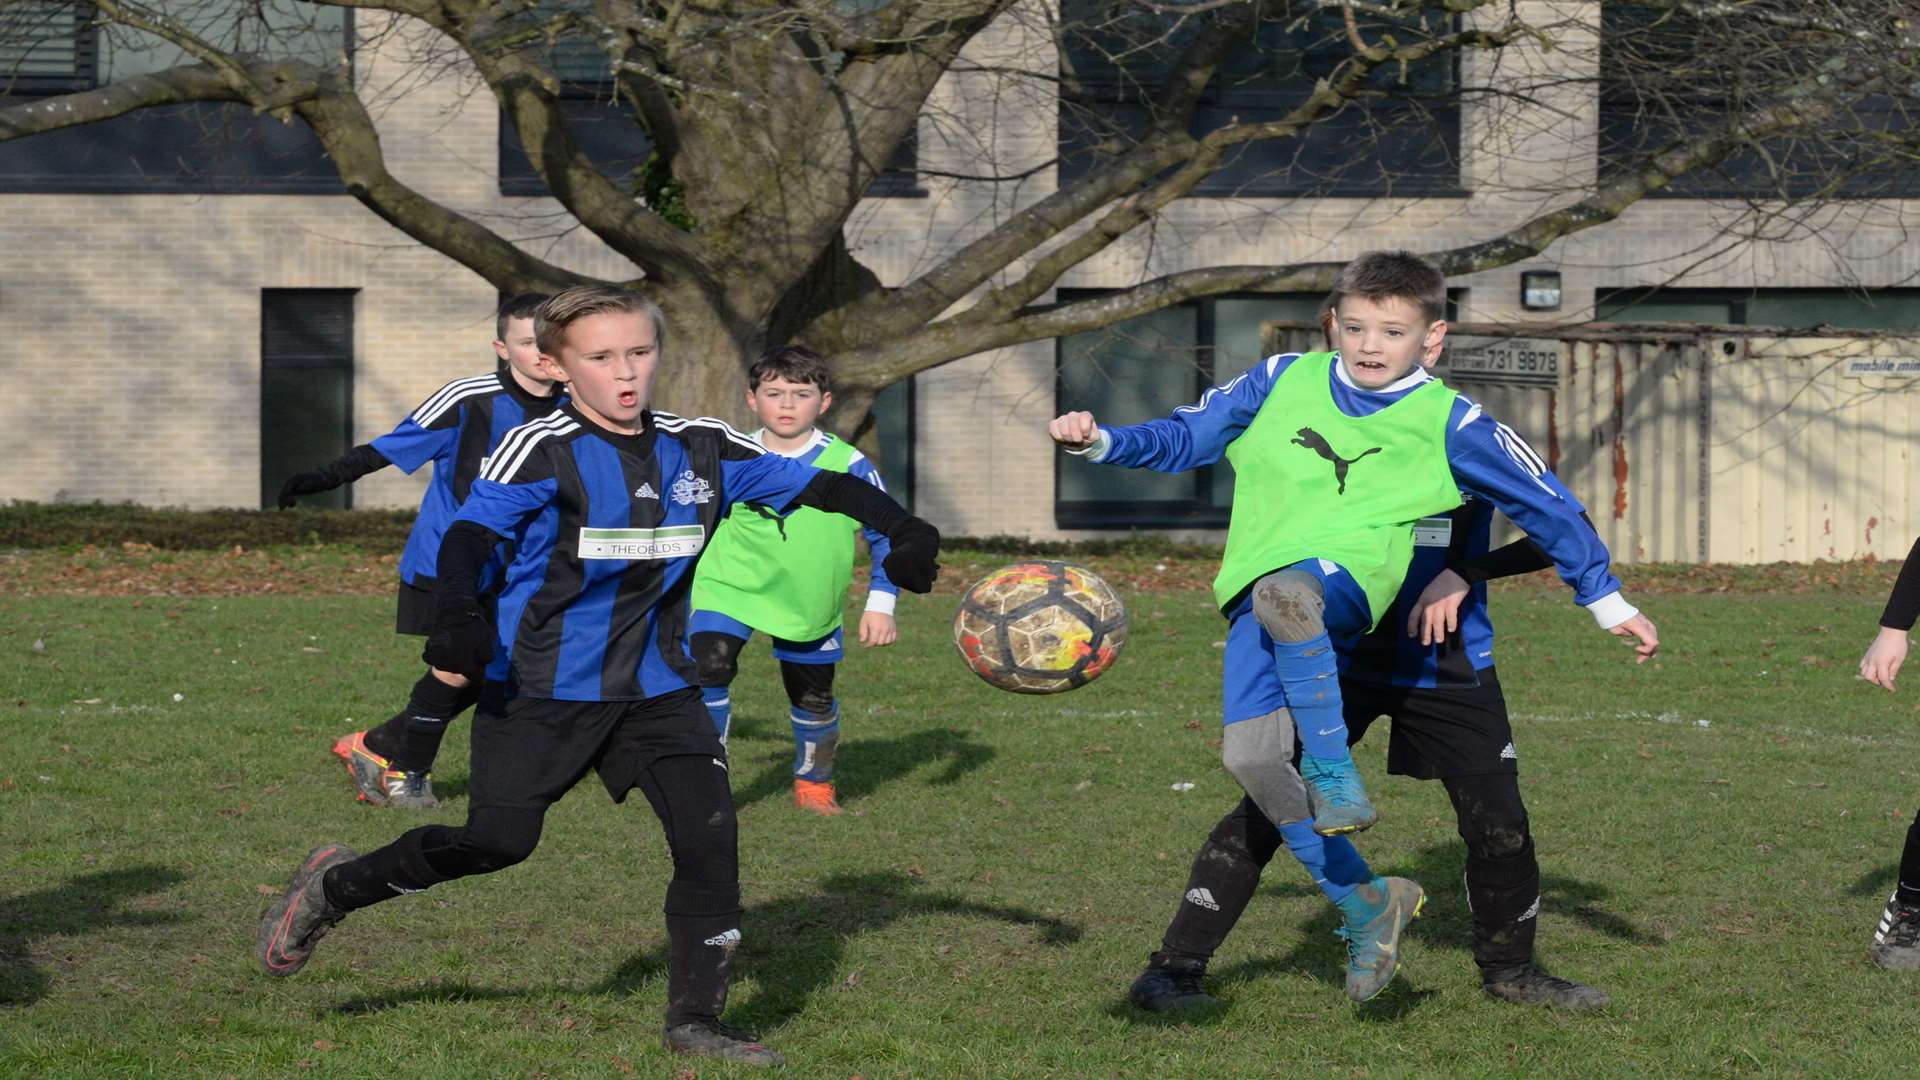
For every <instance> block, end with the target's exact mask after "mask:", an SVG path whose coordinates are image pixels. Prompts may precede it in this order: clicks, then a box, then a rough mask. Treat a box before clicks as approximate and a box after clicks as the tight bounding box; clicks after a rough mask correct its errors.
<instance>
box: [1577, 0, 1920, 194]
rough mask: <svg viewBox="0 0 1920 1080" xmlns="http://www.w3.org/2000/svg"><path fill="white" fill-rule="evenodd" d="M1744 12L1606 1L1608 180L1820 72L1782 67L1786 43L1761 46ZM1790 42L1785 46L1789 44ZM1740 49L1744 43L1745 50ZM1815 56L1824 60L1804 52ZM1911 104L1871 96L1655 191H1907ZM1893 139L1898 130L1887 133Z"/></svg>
mask: <svg viewBox="0 0 1920 1080" xmlns="http://www.w3.org/2000/svg"><path fill="white" fill-rule="evenodd" d="M1737 19H1738V17H1737V16H1734V17H1731V18H1730V17H1724V16H1723V17H1720V18H1716V19H1715V20H1713V21H1711V22H1702V21H1701V20H1699V19H1696V18H1694V17H1693V16H1692V15H1690V14H1688V13H1686V12H1684V11H1682V10H1681V9H1680V8H1678V7H1673V8H1660V9H1655V8H1651V7H1645V6H1640V5H1623V4H1616V3H1607V4H1603V5H1602V6H1601V13H1600V26H1601V49H1600V125H1599V127H1600V131H1599V156H1600V169H1601V173H1602V175H1603V176H1605V175H1610V174H1614V173H1617V172H1619V171H1620V170H1623V169H1627V168H1631V167H1632V165H1633V163H1635V162H1636V161H1638V160H1640V159H1641V158H1642V157H1644V156H1645V155H1647V154H1650V153H1653V152H1656V151H1658V150H1660V149H1661V148H1663V147H1665V146H1667V145H1669V144H1671V143H1673V142H1675V141H1676V140H1684V139H1686V138H1688V137H1690V136H1693V135H1696V134H1699V133H1701V132H1705V131H1709V130H1717V129H1719V128H1720V127H1722V126H1724V125H1725V124H1726V123H1727V122H1728V120H1729V119H1730V118H1731V117H1733V116H1735V115H1738V114H1740V113H1744V112H1749V111H1751V110H1754V109H1758V108H1763V107H1766V106H1768V105H1771V104H1774V103H1776V102H1778V101H1780V100H1782V99H1783V98H1784V97H1785V96H1786V93H1785V92H1786V91H1787V89H1788V84H1789V83H1790V82H1792V81H1795V80H1797V79H1799V78H1802V77H1804V78H1808V79H1812V78H1815V77H1819V78H1820V79H1821V80H1822V81H1825V76H1821V75H1819V74H1818V73H1817V72H1815V71H1812V70H1807V71H1793V70H1783V69H1782V67H1781V65H1782V64H1783V63H1785V62H1786V57H1787V53H1786V52H1785V50H1784V47H1783V48H1781V49H1776V50H1770V51H1769V52H1768V53H1766V54H1765V55H1761V54H1756V53H1755V52H1754V48H1755V47H1756V46H1755V45H1754V43H1752V42H1745V43H1743V42H1742V41H1741V40H1739V39H1738V38H1737V37H1736V36H1734V35H1737V34H1739V33H1741V32H1742V30H1741V29H1740V27H1741V26H1742V23H1741V22H1739V21H1737ZM1782 45H1783V46H1784V42H1783V43H1782ZM1743 46H1744V47H1743ZM1800 56H1801V58H1802V59H1805V60H1807V61H1810V62H1820V61H1824V60H1826V59H1828V54H1827V53H1826V52H1825V51H1824V50H1819V49H1812V48H1808V49H1803V50H1801V53H1800ZM1914 130H1915V123H1914V120H1913V118H1912V116H1911V101H1910V100H1899V99H1895V98H1891V97H1885V96H1878V97H1868V98H1866V99H1865V100H1863V101H1860V102H1858V103H1857V104H1856V105H1855V106H1854V107H1852V108H1850V109H1849V110H1848V111H1847V112H1846V114H1845V115H1844V116H1843V117H1842V118H1841V119H1840V120H1838V121H1836V122H1834V123H1832V124H1829V125H1823V126H1822V127H1821V128H1820V129H1818V130H1815V131H1810V132H1805V133H1800V134H1794V135H1783V136H1777V137H1774V138H1771V139H1767V140H1764V141H1762V142H1760V143H1759V144H1757V145H1756V146H1754V147H1753V148H1752V149H1748V150H1742V151H1740V152H1739V153H1736V154H1733V155H1732V156H1730V157H1728V158H1727V159H1726V160H1725V161H1723V162H1721V163H1720V164H1719V165H1716V166H1713V167H1711V168H1706V169H1699V170H1695V171H1693V172H1690V173H1687V174H1685V175H1682V176H1679V177H1676V178H1674V180H1673V181H1672V182H1671V183H1669V184H1667V185H1666V186H1664V187H1661V188H1658V189H1656V190H1655V191H1653V192H1652V193H1651V195H1652V197H1654V198H1729V199H1745V198H1762V199H1793V198H1806V197H1810V196H1820V197H1823V198H1877V197H1895V196H1901V197H1912V196H1913V195H1915V194H1920V164H1917V163H1915V162H1914V161H1913V159H1912V156H1911V155H1910V154H1908V155H1902V154H1899V153H1897V152H1890V151H1889V147H1890V145H1892V144H1894V143H1898V142H1900V141H1903V140H1909V139H1911V138H1912V134H1913V132H1914ZM1889 136H1891V138H1889Z"/></svg>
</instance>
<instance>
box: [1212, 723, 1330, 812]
mask: <svg viewBox="0 0 1920 1080" xmlns="http://www.w3.org/2000/svg"><path fill="white" fill-rule="evenodd" d="M1293 744H1294V733H1293V715H1292V714H1291V713H1289V712H1287V710H1285V709H1276V710H1274V711H1273V712H1270V713H1267V714H1266V715H1264V716H1256V717H1254V718H1252V719H1250V720H1241V721H1238V722H1236V723H1232V724H1228V725H1227V729H1226V734H1225V737H1224V738H1223V739H1222V740H1221V743H1220V761H1221V763H1222V764H1224V765H1225V766H1226V768H1227V772H1228V773H1229V774H1230V775H1231V776H1232V777H1233V778H1234V779H1235V780H1236V781H1238V782H1239V784H1240V787H1241V789H1242V790H1244V791H1245V792H1246V793H1247V797H1248V798H1249V799H1252V800H1253V802H1254V805H1255V806H1258V807H1259V808H1260V812H1261V813H1263V814H1265V815H1267V819H1268V820H1270V821H1272V822H1273V823H1274V824H1276V825H1285V824H1288V823H1289V822H1294V821H1305V820H1307V819H1308V818H1310V817H1312V816H1313V812H1312V810H1311V809H1309V808H1308V806H1307V785H1306V783H1305V782H1304V781H1302V780H1301V779H1300V773H1299V772H1298V771H1297V770H1295V769H1294V767H1293Z"/></svg>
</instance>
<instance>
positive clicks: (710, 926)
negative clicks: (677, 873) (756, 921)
mask: <svg viewBox="0 0 1920 1080" xmlns="http://www.w3.org/2000/svg"><path fill="white" fill-rule="evenodd" d="M666 914H667V949H668V955H667V1026H668V1027H678V1026H679V1025H681V1024H690V1023H698V1022H706V1023H711V1022H713V1021H715V1020H718V1019H719V1018H720V1014H721V1013H722V1012H723V1011H725V1010H726V1007H727V981H728V979H729V978H730V977H731V971H732V967H733V950H734V949H735V948H737V947H738V946H739V944H740V886H739V884H738V883H729V884H718V883H707V882H698V881H673V882H670V883H668V885H667V903H666Z"/></svg>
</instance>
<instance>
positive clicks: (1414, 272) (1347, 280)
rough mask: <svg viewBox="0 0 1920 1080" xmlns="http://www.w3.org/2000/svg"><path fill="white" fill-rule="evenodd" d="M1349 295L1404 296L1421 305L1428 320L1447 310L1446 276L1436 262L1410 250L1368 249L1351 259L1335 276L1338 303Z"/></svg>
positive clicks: (1372, 297)
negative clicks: (1436, 265)
mask: <svg viewBox="0 0 1920 1080" xmlns="http://www.w3.org/2000/svg"><path fill="white" fill-rule="evenodd" d="M1349 296H1359V297H1364V298H1366V299H1368V300H1372V301H1373V302H1374V303H1379V302H1381V301H1383V300H1405V301H1407V302H1408V303H1410V304H1412V305H1413V306H1415V307H1417V308H1419V309H1420V315H1421V317H1423V318H1425V319H1426V320H1427V321H1428V322H1429V323H1432V322H1438V321H1439V320H1441V319H1443V318H1445V317H1446V314H1447V279H1446V278H1445V277H1444V276H1443V275H1442V274H1441V273H1440V271H1439V270H1438V269H1436V268H1435V267H1434V265H1433V264H1432V263H1430V262H1428V261H1427V260H1425V259H1423V258H1421V257H1420V256H1418V255H1415V254H1414V253H1413V252H1411V251H1368V252H1363V253H1362V254H1361V255H1360V256H1359V257H1358V258H1356V259H1354V260H1353V261H1352V262H1350V263H1348V264H1347V265H1346V266H1345V267H1343V268H1342V269H1341V271H1340V276H1339V277H1338V278H1335V279H1334V283H1333V302H1334V304H1335V305H1336V306H1338V305H1339V303H1340V302H1341V301H1342V300H1345V299H1346V298H1347V297H1349Z"/></svg>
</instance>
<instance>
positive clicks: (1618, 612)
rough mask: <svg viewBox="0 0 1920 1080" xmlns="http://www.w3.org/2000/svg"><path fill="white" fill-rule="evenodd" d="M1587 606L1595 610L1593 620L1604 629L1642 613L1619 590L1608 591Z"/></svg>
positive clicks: (1588, 608) (1590, 609) (1609, 628)
mask: <svg viewBox="0 0 1920 1080" xmlns="http://www.w3.org/2000/svg"><path fill="white" fill-rule="evenodd" d="M1586 607H1587V610H1588V611H1591V612H1593V621H1594V622H1597V623H1599V624H1600V629H1602V630H1611V629H1613V628H1614V627H1616V626H1619V625H1620V624H1621V623H1623V622H1626V621H1627V620H1628V619H1631V618H1633V617H1634V616H1635V615H1638V614H1640V609H1639V608H1637V607H1634V606H1633V605H1632V604H1629V603H1627V598H1626V597H1624V596H1621V595H1620V594H1619V593H1618V592H1617V591H1616V592H1610V593H1608V594H1607V595H1605V596H1603V597H1601V598H1600V599H1598V600H1595V601H1594V602H1593V603H1591V604H1588V605H1587V606H1586Z"/></svg>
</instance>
